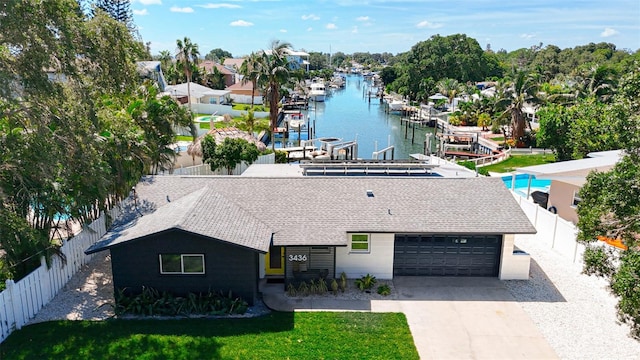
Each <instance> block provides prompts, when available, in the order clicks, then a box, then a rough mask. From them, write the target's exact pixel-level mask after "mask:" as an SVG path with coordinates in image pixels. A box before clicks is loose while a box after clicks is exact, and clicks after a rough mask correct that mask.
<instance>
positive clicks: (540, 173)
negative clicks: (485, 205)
mask: <svg viewBox="0 0 640 360" xmlns="http://www.w3.org/2000/svg"><path fill="white" fill-rule="evenodd" d="M587 156H588V157H587V158H585V159H580V160H569V161H561V162H556V163H551V164H544V165H535V166H527V167H523V168H518V169H516V171H517V172H521V173H524V174H529V175H532V176H535V177H536V179H539V180H551V185H550V186H549V197H548V200H547V208H548V210H549V211H551V212H554V213H557V214H558V216H560V217H561V218H563V219H565V220H567V221H571V222H572V223H574V224H577V223H578V213H577V212H576V207H577V205H578V203H579V202H580V197H579V195H578V192H579V191H580V188H582V185H584V183H585V182H586V178H587V175H589V173H590V172H592V171H608V170H610V169H611V168H613V166H614V165H615V164H616V163H617V162H618V161H619V160H620V157H621V156H622V152H621V151H620V150H612V151H599V152H593V153H589V154H587Z"/></svg>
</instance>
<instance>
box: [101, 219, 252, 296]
mask: <svg viewBox="0 0 640 360" xmlns="http://www.w3.org/2000/svg"><path fill="white" fill-rule="evenodd" d="M163 253H165V254H169V253H174V254H204V262H205V274H203V275H183V274H179V275H163V274H160V262H159V256H158V255H159V254H163ZM111 264H112V269H113V270H112V271H113V285H114V288H115V289H126V291H128V292H132V293H137V292H140V291H141V289H142V287H143V286H146V287H152V288H155V289H158V290H159V291H168V292H172V293H175V294H180V295H184V294H186V293H189V292H193V293H199V292H208V291H223V292H225V293H228V292H229V290H231V291H233V293H234V294H236V295H238V296H240V297H242V298H243V299H245V300H246V301H247V302H249V304H253V301H254V300H255V299H256V297H257V292H258V253H257V252H255V251H252V250H250V249H246V248H242V247H239V246H235V245H231V244H228V243H225V242H223V241H217V240H215V239H209V238H203V237H200V236H196V235H193V234H190V233H185V232H182V231H178V230H174V231H171V232H167V233H163V234H158V235H155V236H153V237H149V238H143V239H138V240H134V241H129V242H127V243H125V244H122V245H119V246H114V247H112V248H111Z"/></svg>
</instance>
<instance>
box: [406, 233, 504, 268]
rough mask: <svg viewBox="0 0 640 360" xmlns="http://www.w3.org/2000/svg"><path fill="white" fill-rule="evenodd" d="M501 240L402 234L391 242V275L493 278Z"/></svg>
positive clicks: (494, 238) (496, 237)
mask: <svg viewBox="0 0 640 360" xmlns="http://www.w3.org/2000/svg"><path fill="white" fill-rule="evenodd" d="M501 245H502V238H501V237H500V236H496V235H487V236H443V235H427V234H425V235H418V236H416V235H414V234H411V235H403V234H397V235H396V239H395V250H394V256H395V257H394V265H393V272H394V275H395V276H407V275H409V276H411V275H415V276H497V274H498V266H499V263H500V250H501Z"/></svg>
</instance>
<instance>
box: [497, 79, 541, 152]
mask: <svg viewBox="0 0 640 360" xmlns="http://www.w3.org/2000/svg"><path fill="white" fill-rule="evenodd" d="M499 88H500V87H499ZM537 93H538V82H537V79H536V78H535V77H534V76H533V75H529V74H526V73H525V72H523V71H519V72H518V73H516V74H515V79H514V80H513V82H511V83H509V84H507V85H506V86H505V87H503V88H502V89H501V90H500V92H499V93H497V94H496V95H497V96H498V97H499V98H498V99H499V100H498V102H497V106H499V107H502V108H504V109H505V110H504V112H503V115H505V116H506V115H510V116H511V137H512V139H514V140H516V141H519V140H522V138H523V137H524V130H525V127H526V125H527V118H526V116H525V114H524V111H523V108H524V106H525V104H530V105H535V104H537V103H538V102H539V101H538V97H537Z"/></svg>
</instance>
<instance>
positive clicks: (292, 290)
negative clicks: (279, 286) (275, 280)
mask: <svg viewBox="0 0 640 360" xmlns="http://www.w3.org/2000/svg"><path fill="white" fill-rule="evenodd" d="M297 294H298V291H297V290H296V287H295V286H294V285H293V284H292V283H289V285H287V295H289V296H296V295H297Z"/></svg>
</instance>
